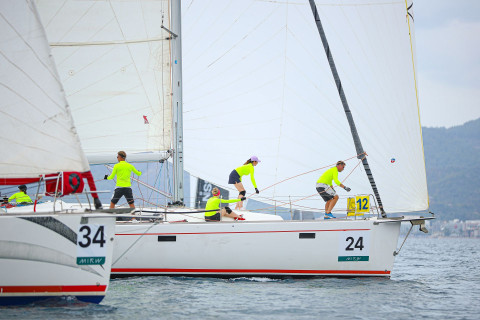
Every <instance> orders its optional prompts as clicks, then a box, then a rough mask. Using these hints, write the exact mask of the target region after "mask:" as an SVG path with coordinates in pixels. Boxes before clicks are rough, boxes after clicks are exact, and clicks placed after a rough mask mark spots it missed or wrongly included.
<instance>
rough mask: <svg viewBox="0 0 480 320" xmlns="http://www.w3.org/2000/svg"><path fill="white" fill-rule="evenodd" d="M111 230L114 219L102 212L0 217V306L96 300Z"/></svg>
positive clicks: (103, 286) (106, 272)
mask: <svg viewBox="0 0 480 320" xmlns="http://www.w3.org/2000/svg"><path fill="white" fill-rule="evenodd" d="M102 226H103V228H102ZM82 227H83V229H82ZM114 234H115V219H114V218H112V217H107V216H106V215H105V214H103V215H99V214H86V213H83V214H77V213H76V214H49V215H47V214H2V215H0V270H1V272H0V305H13V304H25V303H30V302H34V301H37V300H43V299H47V298H53V297H62V296H75V297H77V299H79V300H82V301H86V302H95V303H98V302H100V301H101V300H102V299H103V298H104V296H105V293H106V291H107V288H108V284H109V278H110V271H111V264H112V252H113V239H114ZM102 242H103V243H102ZM80 244H82V246H80Z"/></svg>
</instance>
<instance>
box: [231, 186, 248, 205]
mask: <svg viewBox="0 0 480 320" xmlns="http://www.w3.org/2000/svg"><path fill="white" fill-rule="evenodd" d="M234 186H235V188H237V190H238V199H241V198H242V197H245V196H246V194H247V192H246V191H245V188H244V187H243V184H242V183H241V182H237V183H235V184H234ZM242 208H243V201H239V202H237V204H236V205H235V209H236V210H240V209H242Z"/></svg>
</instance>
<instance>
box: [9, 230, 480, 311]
mask: <svg viewBox="0 0 480 320" xmlns="http://www.w3.org/2000/svg"><path fill="white" fill-rule="evenodd" d="M400 240H403V239H402V238H401V239H400ZM479 249H480V239H465V238H443V239H434V238H412V237H411V238H409V239H408V240H407V242H406V244H405V245H404V247H403V248H402V250H401V252H400V254H399V256H397V258H396V261H395V267H394V270H393V272H392V276H391V278H390V279H385V278H349V279H343V278H311V279H284V280H276V279H269V278H233V279H214V278H189V277H132V278H124V279H116V280H113V281H111V284H110V288H109V290H108V293H107V296H106V298H105V299H104V300H103V302H102V303H101V304H100V305H94V304H85V303H80V302H78V301H76V300H74V299H62V300H60V301H58V300H56V301H48V302H43V303H36V304H31V305H27V306H22V307H3V308H0V318H2V319H15V318H16V319H132V320H133V319H187V318H188V319H232V318H233V319H480V270H479V265H480V252H479ZM0 272H1V271H0Z"/></svg>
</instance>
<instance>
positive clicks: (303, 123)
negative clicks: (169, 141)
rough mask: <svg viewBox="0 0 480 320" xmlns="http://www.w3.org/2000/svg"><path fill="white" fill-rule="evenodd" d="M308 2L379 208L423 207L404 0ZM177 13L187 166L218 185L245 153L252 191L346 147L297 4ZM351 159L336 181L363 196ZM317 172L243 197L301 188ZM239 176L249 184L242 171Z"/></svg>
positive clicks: (348, 152) (326, 75)
mask: <svg viewBox="0 0 480 320" xmlns="http://www.w3.org/2000/svg"><path fill="white" fill-rule="evenodd" d="M317 6H318V9H319V14H320V16H321V19H322V23H323V26H324V29H325V32H326V36H327V38H328V40H329V42H330V48H331V51H332V54H333V57H334V60H335V63H336V65H337V69H338V71H339V74H340V78H341V80H342V84H343V87H344V90H345V94H346V96H347V100H348V102H349V105H350V109H351V111H352V114H353V118H354V120H355V123H356V126H357V129H358V133H359V136H360V139H361V141H362V144H363V147H364V149H365V151H366V152H367V153H368V161H369V163H370V167H371V169H372V172H373V176H374V178H375V180H376V183H377V186H378V190H379V193H380V196H381V198H382V201H383V205H384V208H385V210H386V211H387V213H392V212H405V211H418V210H425V209H427V208H428V194H427V185H426V173H425V163H424V156H423V148H422V137H421V123H420V119H419V111H418V104H417V98H416V97H417V95H416V83H415V74H414V65H413V61H414V57H412V54H413V55H414V50H412V49H411V42H410V41H411V40H412V44H414V39H413V32H411V34H412V39H411V38H410V36H409V34H410V32H409V31H410V29H409V27H410V28H411V29H412V30H413V27H414V26H413V21H412V20H410V21H408V20H407V6H406V3H405V2H404V1H394V2H390V1H389V2H385V1H375V0H374V1H366V2H358V1H341V2H339V1H321V3H320V2H318V3H317ZM409 12H413V8H411V9H410V11H409ZM183 13H184V16H183V17H182V21H183V27H182V30H183V57H184V61H183V62H184V64H183V66H184V68H183V70H184V76H183V78H184V128H185V129H184V130H185V133H184V142H185V147H184V150H185V151H184V153H185V167H186V169H187V170H188V171H190V172H191V173H192V174H194V175H197V176H200V177H203V178H205V179H208V180H210V181H212V182H215V183H218V184H220V185H226V184H227V180H228V175H229V173H230V171H231V170H232V169H234V168H235V167H238V166H240V165H241V164H243V162H244V161H245V160H247V159H248V158H249V157H250V156H251V155H256V156H258V157H259V158H260V159H261V160H262V162H261V163H260V164H259V165H258V166H257V167H256V170H255V178H256V181H257V184H258V185H259V189H260V190H262V189H264V188H267V187H269V186H271V185H274V184H275V183H278V182H280V181H282V180H284V179H286V178H290V177H293V176H295V175H297V174H301V173H304V172H307V171H310V170H313V169H316V168H321V167H324V166H328V165H330V166H331V165H332V164H334V163H335V162H336V161H337V160H345V159H349V158H351V157H355V156H356V152H355V147H354V145H353V141H352V136H351V132H350V129H349V126H348V123H347V120H346V117H345V113H344V111H343V107H342V105H341V102H340V99H339V97H338V93H337V89H336V87H335V83H334V81H333V78H332V75H331V72H330V69H329V66H328V62H327V59H326V56H325V52H324V49H323V46H322V43H321V40H320V37H319V35H318V31H317V29H316V26H315V22H314V19H313V15H312V12H311V9H310V6H309V4H308V1H251V2H248V3H247V2H245V1H237V2H235V1H234V2H225V1H220V0H217V1H210V2H208V3H207V2H203V1H202V2H200V1H197V2H195V1H190V2H187V3H185V4H184V8H183ZM408 22H410V25H409V23H408ZM357 164H358V160H357V159H353V160H349V161H347V167H346V169H345V171H344V172H342V173H340V176H339V178H340V180H342V181H344V182H343V183H344V184H345V185H347V186H349V187H351V188H352V193H356V194H371V193H373V192H372V189H371V187H370V184H369V182H368V179H367V177H366V175H365V173H364V171H363V168H362V167H361V165H359V166H358V167H357V168H356V169H355V170H353V169H354V167H355V166H356V165H357ZM323 170H325V169H321V170H319V171H316V172H313V173H310V174H307V175H303V176H300V177H298V178H295V179H292V180H289V181H287V182H284V183H281V184H278V185H276V186H274V187H271V188H268V189H267V190H265V191H263V192H261V194H260V195H259V196H256V197H254V199H258V200H268V199H271V198H273V197H275V198H277V199H279V197H281V196H286V198H285V197H284V198H283V199H288V196H289V195H291V196H293V197H294V198H292V199H299V198H302V197H307V196H310V195H313V194H315V193H316V191H315V182H316V180H317V179H318V177H319V176H320V174H321V173H322V171H323ZM352 170H353V171H352ZM243 182H244V185H245V186H246V187H247V190H248V191H250V192H251V191H252V190H253V188H252V186H251V183H250V181H249V177H245V178H244V181H243ZM337 191H338V193H339V194H340V196H341V197H345V196H347V195H348V194H347V193H346V192H345V191H343V190H341V189H340V190H338V189H337ZM262 196H263V197H264V198H262ZM295 196H298V197H295ZM287 202H288V200H287ZM277 204H279V203H278V202H277ZM294 204H295V205H300V206H298V207H296V208H298V209H304V210H309V209H317V210H318V209H323V206H324V203H323V201H322V200H321V199H320V198H319V196H318V195H316V196H313V197H310V198H308V199H305V200H303V201H298V202H296V203H294ZM337 206H339V207H342V206H343V207H345V205H342V204H339V205H337Z"/></svg>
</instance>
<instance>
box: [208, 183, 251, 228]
mask: <svg viewBox="0 0 480 320" xmlns="http://www.w3.org/2000/svg"><path fill="white" fill-rule="evenodd" d="M212 195H213V197H211V198H210V199H208V201H207V205H206V206H205V211H207V212H205V221H220V215H222V216H224V217H230V218H233V219H235V220H245V218H243V217H242V216H241V215H238V214H236V213H235V212H233V211H232V209H230V208H229V207H224V208H222V209H220V203H233V202H239V201H243V200H245V199H246V198H245V197H243V198H242V199H231V200H224V199H220V198H219V197H220V190H219V189H218V188H216V187H215V188H213V190H212Z"/></svg>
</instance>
